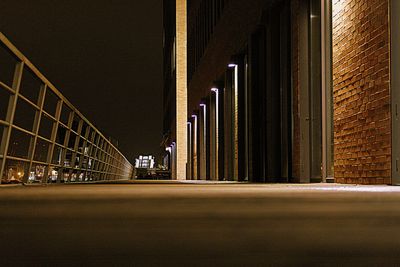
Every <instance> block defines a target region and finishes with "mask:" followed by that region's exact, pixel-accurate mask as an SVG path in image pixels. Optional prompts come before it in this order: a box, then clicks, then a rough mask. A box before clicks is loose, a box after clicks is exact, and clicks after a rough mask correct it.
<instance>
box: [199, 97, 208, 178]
mask: <svg viewBox="0 0 400 267" xmlns="http://www.w3.org/2000/svg"><path fill="white" fill-rule="evenodd" d="M200 108H201V109H202V112H203V114H202V116H203V121H202V124H203V133H202V134H203V138H202V141H203V144H202V145H203V146H202V148H201V149H202V151H201V152H200V156H201V163H202V164H201V169H200V170H201V174H202V177H200V179H202V178H204V179H205V180H206V179H207V177H206V176H207V106H206V104H204V103H201V104H200ZM203 175H204V177H203Z"/></svg>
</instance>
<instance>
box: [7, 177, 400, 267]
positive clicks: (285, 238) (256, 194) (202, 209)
mask: <svg viewBox="0 0 400 267" xmlns="http://www.w3.org/2000/svg"><path fill="white" fill-rule="evenodd" d="M0 253H1V254H0V255H1V256H0V266H399V265H400V187H394V186H355V185H336V184H305V185H284V184H281V185H265V184H257V185H255V184H220V183H219V184H209V183H208V184H204V183H201V184H197V183H173V184H171V183H170V184H166V183H159V182H149V183H142V184H138V183H133V184H131V183H129V184H107V185H102V184H99V185H70V186H63V185H62V186H33V187H31V186H27V187H24V186H11V187H10V186H8V187H7V186H1V187H0Z"/></svg>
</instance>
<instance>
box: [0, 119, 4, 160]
mask: <svg viewBox="0 0 400 267" xmlns="http://www.w3.org/2000/svg"><path fill="white" fill-rule="evenodd" d="M3 133H4V126H2V125H0V147H1V141H2V140H3ZM0 155H2V153H1V148H0ZM0 166H1V165H0Z"/></svg>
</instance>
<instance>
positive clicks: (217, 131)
mask: <svg viewBox="0 0 400 267" xmlns="http://www.w3.org/2000/svg"><path fill="white" fill-rule="evenodd" d="M211 91H212V92H214V93H215V155H214V157H215V179H216V180H217V181H218V180H219V89H218V88H217V87H213V88H211Z"/></svg>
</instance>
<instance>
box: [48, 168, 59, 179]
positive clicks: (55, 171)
mask: <svg viewBox="0 0 400 267" xmlns="http://www.w3.org/2000/svg"><path fill="white" fill-rule="evenodd" d="M57 178H58V168H57V167H50V168H49V174H48V179H47V182H48V183H57Z"/></svg>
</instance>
